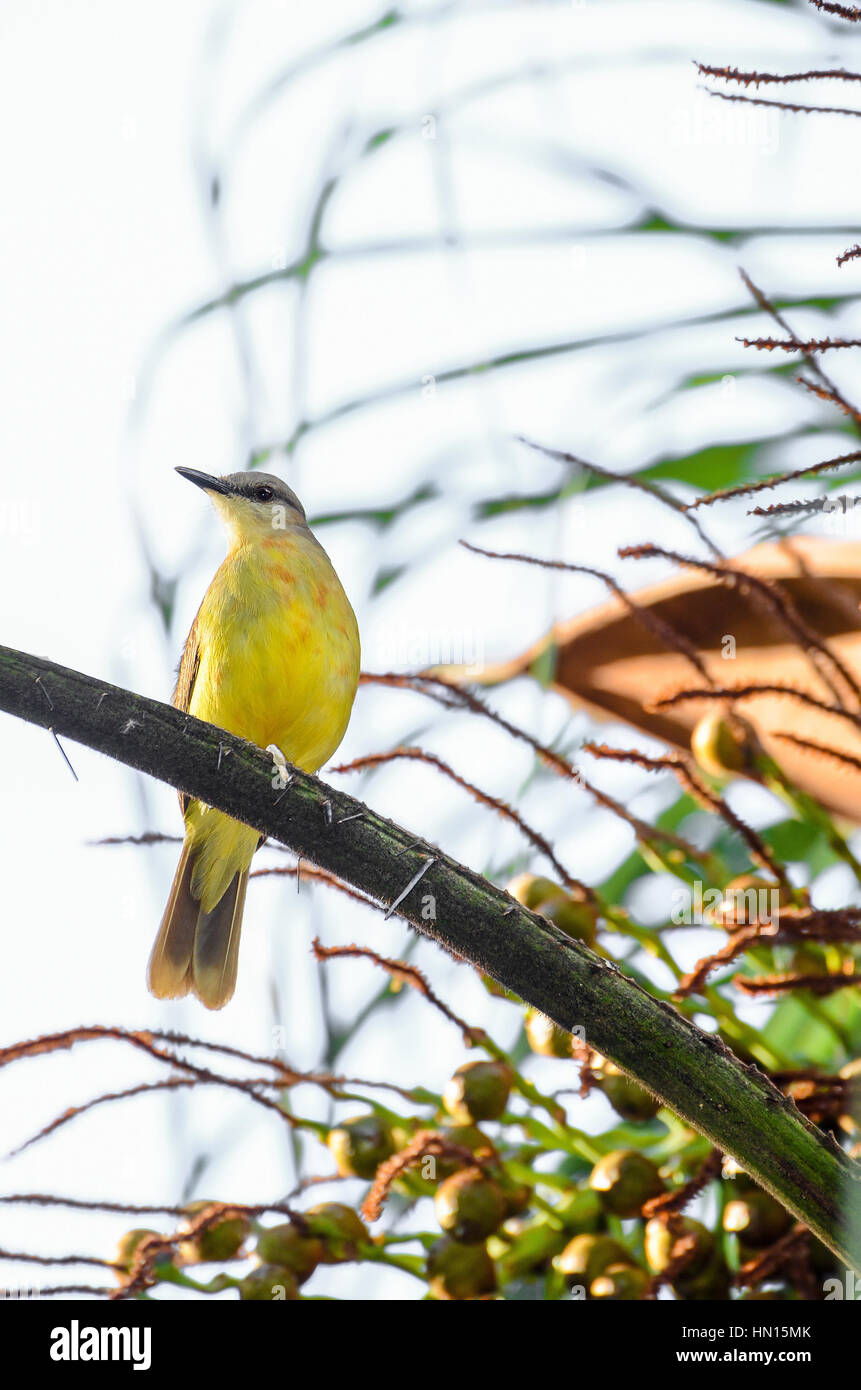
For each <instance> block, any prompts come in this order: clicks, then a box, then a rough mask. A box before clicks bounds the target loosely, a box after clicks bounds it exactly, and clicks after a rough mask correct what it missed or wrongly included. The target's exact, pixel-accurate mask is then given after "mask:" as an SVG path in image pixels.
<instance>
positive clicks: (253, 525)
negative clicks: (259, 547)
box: [176, 468, 308, 544]
mask: <svg viewBox="0 0 861 1390" xmlns="http://www.w3.org/2000/svg"><path fill="white" fill-rule="evenodd" d="M176 471H177V473H179V474H180V475H181V476H182V477H183V478H187V479H188V481H189V482H190V483H194V484H195V485H196V486H197V487H199V488H203V490H204V492H206V493H207V494H208V495H209V498H210V500H211V501H212V504H213V506H214V507H215V509H216V511H217V512H218V514H219V516H220V517H221V520H222V521H223V523H224V525H225V527H226V529H227V533H228V535H229V536H230V539H231V541H232V542H233V543H234V544H246V543H249V542H255V541H262V540H267V539H270V538H272V537H275V538H277V537H278V536H279V535H285V534H289V533H290V532H291V531H292V532H296V531H305V530H307V529H308V522H307V520H306V518H305V508H304V507H303V506H302V503H301V502H300V501H299V498H298V497H297V496H296V494H295V492H294V491H293V489H292V488H289V487H288V486H287V484H286V483H284V482H282V481H281V479H280V478H276V477H275V475H274V473H226V474H224V476H223V477H220V478H216V477H213V476H211V475H210V474H209V473H199V472H198V470H197V469H196V468H177V470H176Z"/></svg>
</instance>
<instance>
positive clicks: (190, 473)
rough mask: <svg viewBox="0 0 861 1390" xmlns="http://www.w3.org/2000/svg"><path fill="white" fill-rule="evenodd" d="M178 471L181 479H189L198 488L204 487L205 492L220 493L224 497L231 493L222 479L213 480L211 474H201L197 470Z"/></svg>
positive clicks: (180, 469)
mask: <svg viewBox="0 0 861 1390" xmlns="http://www.w3.org/2000/svg"><path fill="white" fill-rule="evenodd" d="M176 471H177V473H178V474H179V475H180V477H181V478H188V481H189V482H190V483H194V484H195V486H196V487H202V488H203V490H204V492H220V493H221V494H222V495H224V496H227V494H228V493H229V492H230V488H229V487H228V486H227V484H226V483H224V482H222V480H221V478H213V477H212V475H211V474H210V473H200V472H198V470H197V469H196V468H177V470H176Z"/></svg>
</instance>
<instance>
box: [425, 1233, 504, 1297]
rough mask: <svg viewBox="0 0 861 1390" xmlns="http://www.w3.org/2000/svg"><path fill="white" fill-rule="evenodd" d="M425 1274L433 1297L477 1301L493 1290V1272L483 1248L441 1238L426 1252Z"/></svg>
mask: <svg viewBox="0 0 861 1390" xmlns="http://www.w3.org/2000/svg"><path fill="white" fill-rule="evenodd" d="M427 1272H428V1277H429V1279H430V1291H431V1293H432V1294H433V1295H434V1297H435V1298H443V1299H457V1298H481V1297H482V1295H485V1294H491V1293H493V1292H494V1291H495V1289H496V1269H495V1267H494V1263H493V1260H492V1259H491V1258H490V1255H489V1254H488V1253H487V1247H486V1246H484V1245H461V1244H460V1242H459V1241H456V1240H452V1238H451V1236H442V1237H441V1238H440V1239H439V1240H437V1241H435V1242H434V1244H433V1245H432V1246H431V1248H430V1250H429V1251H428V1263H427Z"/></svg>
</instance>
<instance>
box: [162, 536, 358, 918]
mask: <svg viewBox="0 0 861 1390" xmlns="http://www.w3.org/2000/svg"><path fill="white" fill-rule="evenodd" d="M197 640H198V646H199V652H200V664H199V667H198V671H197V676H196V679H195V682H194V688H193V690H192V694H191V699H190V702H189V706H188V709H189V713H190V714H193V715H195V716H196V717H197V718H198V719H205V720H207V721H208V722H209V723H211V724H217V725H219V727H220V728H222V729H227V730H229V731H230V732H231V733H234V734H238V735H239V736H240V737H242V738H247V739H250V740H251V741H252V742H253V743H256V744H259V745H260V747H262V748H266V747H267V746H268V745H269V744H273V743H274V744H276V745H277V746H278V748H280V749H281V751H282V753H283V754H284V756H285V758H286V759H287V760H288V762H291V763H295V764H296V765H297V766H298V767H300V768H302V769H303V770H304V771H306V772H316V771H317V769H318V768H320V767H321V766H322V764H323V763H324V762H326V760H327V759H328V758H330V757H331V756H332V754H333V753H334V752H335V749H336V748H337V747H338V745H339V743H340V742H341V739H342V738H343V736H344V733H345V730H346V728H347V724H348V722H349V718H350V711H351V709H352V706H353V700H354V698H355V694H356V687H357V684H358V679H359V661H360V651H359V632H358V627H357V624H356V619H355V616H354V614H353V610H352V608H351V607H350V603H349V600H348V599H347V596H346V594H345V593H344V590H343V589H342V587H341V583H340V580H339V579H338V576H337V575H336V573H335V571H334V569H333V568H332V565H331V562H330V561H329V557H328V556H327V555H326V552H325V551H324V550H323V549H322V547H321V546H320V545H318V543H317V542H316V541H315V540H314V539H313V537H311V536H310V535H307V534H305V535H303V534H295V533H294V534H290V533H288V534H285V535H283V536H279V537H278V538H277V539H267V540H266V541H264V542H263V543H261V544H258V545H254V546H251V545H243V546H239V547H237V548H236V549H235V550H233V551H231V553H230V554H229V555H228V556H227V558H226V559H225V561H224V563H223V564H222V565H221V567H220V568H219V570H218V572H217V573H216V575H215V577H214V579H213V581H212V583H211V585H210V587H209V589H208V591H207V593H206V596H205V598H204V601H203V603H202V605H201V609H200V612H199V614H198V619H197ZM186 826H187V831H188V833H189V834H190V835H191V837H192V839H193V841H194V842H195V853H196V860H195V866H194V874H193V880H192V892H193V893H194V895H195V897H199V898H201V902H202V906H203V908H204V910H210V907H211V906H213V905H214V904H215V903H216V902H218V900H219V898H220V897H221V894H222V893H223V892H224V890H225V889H226V887H227V885H228V884H229V883H230V881H231V879H232V877H233V875H234V873H236V872H237V871H239V870H241V869H244V868H247V866H248V864H249V863H250V861H251V857H252V855H253V854H254V850H255V848H256V846H257V832H256V831H253V830H250V829H249V828H248V827H247V826H243V825H241V824H240V823H239V822H237V821H234V820H232V819H231V818H230V817H229V816H225V815H224V814H223V813H222V812H220V811H213V810H210V809H209V808H207V807H203V806H201V805H200V803H198V802H191V803H189V806H188V809H187V812H186Z"/></svg>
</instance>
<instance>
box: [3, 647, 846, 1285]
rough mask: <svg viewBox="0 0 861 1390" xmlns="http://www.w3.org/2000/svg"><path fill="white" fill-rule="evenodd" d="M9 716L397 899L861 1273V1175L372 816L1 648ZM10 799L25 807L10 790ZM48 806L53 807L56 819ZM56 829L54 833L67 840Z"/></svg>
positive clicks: (493, 896) (254, 757) (526, 918)
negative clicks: (729, 1159)
mask: <svg viewBox="0 0 861 1390" xmlns="http://www.w3.org/2000/svg"><path fill="white" fill-rule="evenodd" d="M0 709H3V710H6V711H8V712H9V713H10V714H14V715H17V716H18V717H19V718H22V719H26V720H29V721H30V722H31V723H34V724H38V725H41V726H42V727H43V728H46V729H51V730H53V731H54V733H56V734H58V735H64V736H66V737H67V738H71V739H75V740H76V741H77V742H79V743H83V744H86V745H88V746H89V747H91V748H95V749H98V750H99V751H100V752H102V753H105V754H106V755H107V756H108V757H111V758H114V759H116V760H117V761H119V762H122V763H125V764H127V765H128V766H129V767H134V768H137V769H139V770H140V771H141V772H145V773H148V774H149V775H151V776H153V777H157V778H159V779H160V780H161V781H163V782H167V783H170V784H171V785H172V786H174V787H177V788H178V789H179V790H181V791H184V792H187V793H189V794H190V795H192V796H196V797H199V798H201V799H202V800H204V801H206V802H208V803H209V804H210V805H213V806H217V807H218V808H219V809H220V810H222V811H226V812H227V813H228V814H229V815H232V816H236V817H237V818H238V819H240V820H243V821H245V822H247V823H248V824H249V825H252V826H254V828H255V829H257V830H259V831H260V832H261V833H262V834H264V835H267V836H270V837H271V838H272V839H275V840H278V841H280V842H281V843H282V844H284V845H287V846H288V847H289V848H290V849H292V850H294V851H295V852H296V853H297V854H299V855H301V856H302V858H303V859H307V860H309V861H311V862H312V863H314V864H317V865H319V866H320V867H321V868H324V869H327V870H329V871H330V872H331V873H333V874H336V875H337V876H338V877H339V878H340V879H342V880H344V881H345V882H346V883H349V884H352V885H353V886H354V887H355V888H358V889H360V890H362V891H363V892H365V893H367V894H369V895H370V896H371V897H373V898H375V899H376V900H377V901H378V902H381V903H384V904H385V905H386V906H387V908H388V909H389V911H390V912H391V913H393V914H397V915H398V916H399V917H402V918H404V919H405V920H406V921H407V922H410V923H411V924H412V925H413V926H414V927H416V928H417V929H418V930H419V931H421V932H423V933H424V934H425V935H426V936H428V937H431V938H432V939H433V940H435V941H437V942H438V943H439V944H440V945H441V946H443V947H444V948H445V949H446V950H448V951H451V952H454V953H456V954H457V955H459V956H462V957H465V958H467V959H468V960H470V961H472V962H473V963H474V964H475V965H476V966H477V967H478V968H479V969H480V970H482V971H485V972H487V973H488V974H490V975H492V976H493V977H494V978H495V979H496V980H498V981H499V983H500V984H501V985H503V986H504V987H505V988H506V989H510V990H513V991H514V992H515V993H517V994H518V995H519V996H520V997H521V998H522V999H524V1000H526V1001H527V1002H528V1003H530V1004H532V1005H534V1006H535V1007H536V1008H537V1009H540V1010H541V1012H542V1013H545V1014H547V1015H548V1017H549V1018H551V1019H553V1021H554V1022H555V1023H557V1024H558V1025H559V1026H560V1027H561V1028H565V1029H567V1030H569V1031H570V1030H573V1029H575V1028H580V1029H583V1030H585V1034H586V1037H587V1038H588V1040H589V1043H590V1044H591V1046H593V1047H595V1048H596V1049H597V1050H598V1051H599V1052H601V1053H603V1054H604V1055H605V1056H606V1057H610V1058H612V1060H613V1061H614V1062H616V1063H617V1064H618V1065H619V1066H620V1067H622V1068H624V1070H625V1071H627V1072H628V1073H629V1074H630V1075H631V1076H633V1077H635V1078H636V1079H637V1080H638V1081H639V1082H640V1083H641V1084H642V1085H644V1086H646V1087H648V1089H649V1090H650V1091H653V1092H654V1093H655V1094H656V1095H657V1096H659V1097H660V1098H661V1100H663V1101H664V1102H665V1104H666V1105H668V1106H669V1107H670V1108H671V1109H672V1110H674V1111H676V1113H677V1114H679V1115H681V1116H682V1117H683V1118H684V1119H685V1120H687V1121H688V1122H689V1123H690V1124H691V1125H692V1126H693V1127H694V1128H695V1129H697V1130H698V1131H699V1132H700V1133H701V1134H703V1135H705V1136H706V1138H708V1139H709V1140H710V1141H711V1142H712V1143H713V1144H715V1145H716V1146H717V1147H718V1148H720V1149H721V1150H722V1151H723V1152H725V1153H727V1154H731V1155H732V1156H733V1158H735V1159H736V1160H737V1161H738V1163H739V1164H741V1166H742V1167H743V1168H744V1169H746V1171H747V1172H748V1173H750V1174H751V1176H752V1177H754V1178H755V1179H756V1181H757V1182H759V1183H761V1184H762V1186H763V1187H764V1188H766V1189H767V1190H768V1191H769V1192H771V1193H773V1195H774V1196H775V1197H777V1198H778V1199H779V1200H780V1201H781V1202H783V1203H784V1205H785V1206H786V1207H787V1208H788V1209H789V1210H790V1211H791V1212H793V1213H794V1215H795V1216H796V1217H798V1219H799V1220H801V1221H803V1222H805V1223H806V1224H807V1225H808V1226H809V1227H810V1229H811V1230H812V1231H813V1232H814V1233H815V1234H816V1235H817V1236H819V1237H820V1238H821V1239H822V1240H823V1241H824V1242H825V1244H826V1245H828V1246H829V1247H830V1248H831V1250H833V1252H834V1253H835V1254H836V1255H838V1256H839V1257H840V1258H841V1259H843V1260H844V1261H845V1262H846V1263H847V1264H849V1265H850V1266H852V1267H854V1268H855V1269H856V1270H859V1272H861V1220H859V1215H858V1208H859V1204H861V1171H859V1165H857V1164H855V1163H854V1162H853V1161H852V1160H851V1159H850V1158H849V1157H848V1156H847V1155H846V1154H845V1153H844V1152H843V1151H842V1150H841V1149H840V1148H839V1146H838V1145H837V1144H836V1143H834V1142H833V1141H832V1140H831V1139H830V1138H828V1137H826V1136H825V1135H823V1134H822V1132H821V1131H819V1130H818V1129H816V1128H815V1126H814V1125H812V1124H811V1123H810V1122H809V1121H808V1120H807V1119H806V1118H805V1117H804V1116H803V1115H802V1114H801V1113H800V1112H799V1111H798V1110H797V1109H796V1107H795V1106H794V1105H793V1103H792V1102H791V1101H790V1100H789V1099H787V1097H785V1096H784V1095H782V1093H781V1092H780V1091H778V1090H777V1089H776V1088H775V1087H774V1086H773V1085H772V1084H771V1082H770V1081H768V1080H767V1078H766V1077H764V1076H763V1075H762V1074H761V1073H760V1072H759V1071H758V1070H757V1069H756V1068H755V1067H752V1066H746V1065H745V1064H744V1063H742V1062H741V1061H739V1060H738V1058H736V1057H735V1056H734V1055H733V1054H732V1053H731V1052H730V1051H729V1049H728V1048H727V1047H726V1046H725V1045H724V1044H723V1043H722V1042H721V1040H720V1039H719V1038H717V1037H715V1036H713V1035H711V1034H708V1033H704V1032H703V1031H702V1030H700V1029H699V1028H697V1027H696V1026H695V1025H694V1024H692V1023H690V1022H689V1021H688V1020H687V1019H686V1018H684V1017H683V1016H682V1014H681V1013H679V1012H678V1010H676V1009H674V1008H673V1007H672V1006H671V1005H669V1004H667V1003H665V1002H663V1001H661V1000H658V999H655V998H653V996H652V995H651V994H649V993H648V992H647V991H646V990H644V989H642V988H641V987H640V986H639V985H638V984H636V983H635V982H634V981H633V980H630V979H628V978H626V976H625V975H624V974H622V973H621V971H620V970H619V969H618V968H617V967H616V966H615V965H614V964H613V963H612V962H609V961H607V960H603V959H601V958H599V957H598V956H596V955H594V954H593V953H592V952H591V951H589V950H587V949H586V948H585V947H583V946H582V945H580V944H579V943H578V942H576V941H572V940H571V939H570V938H569V937H567V936H565V935H564V934H563V933H562V932H561V931H559V929H558V928H556V927H555V926H553V924H552V923H550V922H548V921H547V920H546V919H545V918H543V917H539V916H537V915H536V914H535V913H532V912H529V911H527V910H526V909H525V908H523V907H521V906H520V905H519V904H517V903H515V902H514V900H513V899H512V898H511V897H509V895H508V894H507V893H506V892H505V891H504V890H503V889H500V888H497V887H496V886H495V885H494V884H492V883H490V882H489V881H488V880H487V879H485V878H483V877H482V876H481V875H480V874H477V873H474V872H473V871H472V870H471V869H468V868H466V867H464V865H462V864H459V863H458V862H457V861H456V860H455V859H452V858H451V857H450V856H449V855H448V854H446V853H444V852H443V851H442V850H440V849H438V848H437V847H436V846H435V845H431V844H429V843H427V842H426V841H424V840H422V839H420V838H418V837H417V836H415V835H414V834H412V833H410V832H409V831H408V830H404V829H402V828H401V827H400V826H398V825H395V824H393V823H392V822H391V821H389V820H386V819H384V818H383V817H382V816H380V815H378V814H377V813H376V812H375V811H374V810H373V809H372V808H371V807H369V806H365V805H364V804H363V803H362V802H360V801H357V800H355V799H354V798H353V797H351V796H347V795H346V794H345V793H344V792H341V791H337V790H335V789H334V788H332V787H329V786H326V785H325V784H324V783H323V782H320V781H319V780H318V779H317V778H315V777H309V776H308V775H306V774H305V773H302V772H299V771H298V770H291V777H290V780H289V783H288V785H287V786H286V787H284V786H283V784H280V783H279V780H278V778H277V775H276V773H275V769H274V768H273V764H272V760H271V758H270V756H269V755H268V754H267V753H265V752H263V751H262V750H261V749H259V748H257V747H255V746H254V745H253V744H250V743H246V742H244V741H243V740H242V739H238V738H235V737H234V736H233V735H231V734H228V733H225V732H224V731H223V730H219V729H216V728H214V727H213V726H211V725H208V724H203V723H201V722H200V721H199V720H197V719H193V718H192V717H191V716H189V715H187V714H183V713H182V712H180V711H179V710H176V709H174V708H173V707H172V706H170V705H166V704H161V703H159V702H158V701H156V700H149V699H146V698H144V697H143V696H141V695H135V694H133V693H132V692H131V691H128V690H123V689H120V688H118V687H117V686H113V685H108V684H107V683H106V682H104V681H99V680H94V679H93V678H92V677H91V676H85V675H82V674H81V673H80V672H77V671H71V670H67V669H65V668H64V667H62V666H57V665H55V664H54V663H52V662H50V661H45V660H42V659H41V658H38V657H34V656H28V655H27V654H25V653H23V652H18V651H14V650H12V649H10V648H7V647H0ZM7 792H8V794H9V795H10V796H12V795H13V794H14V793H13V789H11V788H8V785H7ZM49 814H50V802H46V815H49ZM60 831H61V828H60V827H58V828H57V831H56V832H55V833H60Z"/></svg>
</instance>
